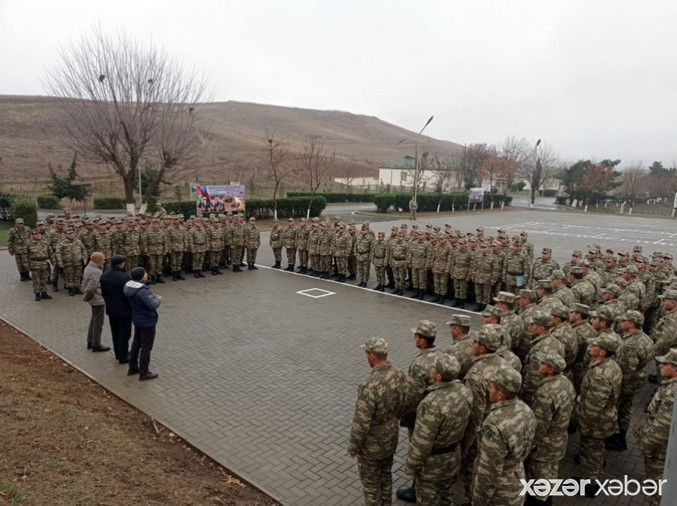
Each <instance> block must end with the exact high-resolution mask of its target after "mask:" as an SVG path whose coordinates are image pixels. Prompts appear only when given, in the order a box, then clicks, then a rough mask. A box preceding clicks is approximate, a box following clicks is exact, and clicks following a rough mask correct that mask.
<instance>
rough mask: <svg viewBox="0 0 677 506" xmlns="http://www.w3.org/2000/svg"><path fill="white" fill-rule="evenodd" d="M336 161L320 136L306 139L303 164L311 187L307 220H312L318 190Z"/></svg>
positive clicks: (311, 136)
mask: <svg viewBox="0 0 677 506" xmlns="http://www.w3.org/2000/svg"><path fill="white" fill-rule="evenodd" d="M333 160H334V153H332V154H329V151H328V150H327V147H326V146H325V145H324V143H323V142H322V141H321V140H320V138H319V137H318V136H315V135H309V136H308V137H306V142H305V144H304V145H303V150H302V152H301V164H302V165H303V170H304V172H305V175H306V177H307V178H308V183H309V185H310V194H311V196H310V200H309V201H308V210H307V211H306V219H309V218H310V208H311V206H312V204H313V200H314V198H315V194H316V193H317V189H318V188H319V187H320V185H321V184H322V181H324V178H325V176H326V175H327V171H328V170H329V167H330V166H331V163H332V161H333Z"/></svg>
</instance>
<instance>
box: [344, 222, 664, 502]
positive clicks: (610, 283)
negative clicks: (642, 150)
mask: <svg viewBox="0 0 677 506" xmlns="http://www.w3.org/2000/svg"><path fill="white" fill-rule="evenodd" d="M479 231H480V230H478V232H479ZM398 235H399V232H398ZM417 237H418V235H417ZM463 240H465V239H460V238H459V239H458V240H457V241H456V244H457V246H456V247H457V248H458V249H459V251H460V249H461V248H460V246H459V245H458V243H459V242H460V241H463ZM423 241H425V239H423ZM433 241H434V239H433V238H432V237H431V239H430V242H431V243H433ZM518 241H520V242H518ZM470 242H473V241H472V239H471V241H470ZM478 242H479V241H478ZM418 244H422V242H421V243H418ZM438 244H439V238H438ZM466 244H467V242H466ZM478 247H479V248H480V250H484V251H482V253H481V255H482V257H486V256H488V255H490V254H492V253H491V249H492V248H493V247H494V246H493V243H489V244H487V243H486V242H485V243H482V242H480V244H479V245H478ZM512 247H513V250H512V252H511V253H508V255H506V257H505V259H504V268H503V271H502V272H503V274H501V275H498V274H496V277H495V278H493V279H494V280H495V282H496V285H494V284H492V283H488V284H489V287H488V288H487V289H488V290H489V291H490V295H481V296H480V295H479V294H480V293H481V291H482V288H480V289H479V290H478V287H477V285H478V284H479V285H483V284H485V282H484V280H485V279H486V278H483V277H482V276H478V275H477V274H475V275H470V276H466V277H465V281H466V282H468V283H469V282H470V281H472V280H473V279H474V280H475V291H476V294H478V303H479V304H481V308H480V309H481V311H482V312H481V317H482V326H481V328H478V329H471V323H470V318H469V317H468V316H465V315H454V316H452V318H451V320H450V321H449V322H447V324H448V325H449V328H450V333H451V337H452V345H451V347H450V348H448V349H446V350H445V351H442V350H439V349H438V348H436V347H435V338H436V327H435V324H434V323H433V322H430V321H421V322H419V325H418V327H417V329H413V333H414V342H415V345H416V347H417V348H418V349H419V352H418V354H417V355H416V357H415V358H414V360H413V361H412V362H411V364H410V366H409V370H408V375H404V374H403V373H402V372H400V371H398V370H397V369H396V368H394V367H392V366H391V365H390V364H389V363H388V361H387V352H388V344H387V342H386V341H385V340H384V339H382V338H374V339H372V340H370V341H368V342H367V343H366V345H365V346H366V353H367V359H368V362H369V365H370V366H371V367H372V372H371V374H370V376H369V377H368V378H367V380H366V381H365V382H364V383H363V384H362V385H361V386H360V389H359V394H358V400H357V404H356V408H355V415H354V420H353V426H352V431H351V436H350V442H349V448H348V451H349V453H350V454H351V455H352V456H356V457H357V458H358V462H359V472H360V478H361V480H362V483H363V488H364V495H365V501H366V504H368V505H387V504H391V489H392V478H391V471H390V469H391V466H392V458H393V454H394V451H395V448H396V446H397V434H398V421H399V425H400V426H404V427H406V428H407V429H408V433H409V450H408V456H407V460H406V466H405V469H406V472H407V473H408V474H411V475H412V476H413V479H414V482H413V486H412V487H411V488H406V489H400V490H398V491H397V496H398V498H400V499H403V500H405V501H411V502H417V503H418V504H427V505H438V504H439V505H446V504H452V502H451V501H452V499H451V494H452V487H453V485H454V483H456V481H457V480H458V478H459V477H460V478H462V480H463V485H464V494H465V500H464V501H465V502H464V504H472V505H473V506H484V505H487V506H488V505H496V504H501V505H521V504H524V503H525V500H526V504H527V505H548V504H552V497H550V496H549V494H547V493H540V492H542V491H538V490H537V491H535V492H534V491H531V492H530V493H529V494H528V495H527V496H526V497H522V496H520V492H521V490H522V484H521V482H520V479H527V480H529V479H534V480H538V479H545V480H556V479H558V478H562V477H561V476H559V463H560V461H561V460H562V458H563V457H564V455H565V453H566V449H567V445H568V441H569V438H568V434H572V433H575V432H576V431H578V433H579V435H580V440H579V446H578V451H577V454H576V463H577V465H578V473H577V474H578V475H577V476H576V477H575V478H577V479H579V480H588V481H587V482H585V481H581V483H582V484H583V491H582V493H584V494H585V495H586V496H588V497H595V496H596V495H597V493H598V492H599V490H600V488H599V485H598V483H597V482H596V480H602V476H603V469H604V465H605V462H606V460H607V459H608V458H609V456H608V455H607V451H615V452H623V451H625V450H627V438H628V437H629V436H628V433H629V431H630V428H631V427H630V421H631V415H632V407H633V400H634V399H635V398H636V396H637V395H638V394H639V393H640V392H641V391H642V390H643V389H644V388H649V386H648V384H647V379H648V380H649V382H651V383H659V386H658V389H657V390H656V391H655V393H654V395H653V398H652V401H651V403H650V404H649V406H648V408H647V410H646V416H645V418H644V419H643V421H642V423H641V424H639V425H637V427H635V428H634V432H633V433H632V434H633V435H634V437H635V439H636V441H637V444H638V446H639V448H640V450H641V452H642V454H643V456H644V466H645V475H646V479H647V480H654V483H656V484H660V480H661V479H662V476H663V468H664V465H665V458H666V451H667V444H668V438H669V431H670V423H671V419H672V410H673V404H674V399H675V395H676V394H677V278H676V277H675V271H674V268H673V267H672V256H671V254H669V253H664V252H655V253H654V254H653V255H651V259H648V258H646V257H644V256H643V255H642V247H641V246H636V247H634V248H633V252H632V254H630V253H629V252H620V253H619V254H617V255H614V254H613V252H612V251H611V250H606V251H605V252H602V251H601V250H600V248H599V247H598V246H597V245H592V246H591V247H590V248H589V251H588V253H587V255H586V256H583V253H582V251H577V250H576V251H574V252H573V254H572V258H571V260H570V261H569V262H567V263H566V264H565V265H563V266H562V267H561V268H560V266H559V264H557V263H556V262H555V261H553V260H552V258H551V251H550V250H549V249H548V248H544V249H543V253H542V256H541V258H540V259H537V260H535V261H531V259H530V258H529V255H528V254H527V253H523V252H521V249H522V248H524V241H522V240H521V239H515V240H514V241H513V244H512ZM515 254H519V255H521V256H522V257H523V260H522V259H520V260H519V261H518V260H517V259H514V258H512V257H514V256H515ZM511 255H512V257H511ZM479 257H480V256H479V254H478V258H479ZM511 258H512V259H511ZM483 260H486V259H484V258H483ZM489 263H490V262H486V264H489ZM506 263H507V265H508V267H507V268H506V267H505V264H506ZM518 263H519V264H520V266H521V267H522V269H523V270H522V271H518V270H516V269H515V265H516V264H518ZM475 265H477V266H479V268H482V266H483V265H485V263H484V261H482V260H480V261H478V262H476V264H475ZM499 271H500V269H497V268H496V267H495V266H492V268H491V272H492V273H497V272H499ZM452 272H453V269H452ZM506 272H507V277H506V276H505V273H506ZM452 277H453V278H454V280H455V277H454V276H453V274H452ZM468 278H471V279H470V281H468ZM477 280H480V281H479V283H478V282H477ZM501 282H502V283H504V284H503V285H502V287H505V288H508V289H510V291H508V290H505V291H499V292H498V293H496V294H495V295H494V294H493V293H492V292H493V290H494V289H495V288H496V287H497V286H501V285H500V283H501ZM520 286H522V288H520ZM457 293H458V292H457ZM480 297H481V298H480ZM486 297H491V300H490V301H487V302H489V303H486V304H485V301H486ZM492 303H493V304H492ZM653 367H657V368H658V374H655V375H649V377H648V378H647V372H650V370H651V369H652V368H653ZM564 478H566V477H564ZM652 492H655V493H653V494H652ZM647 494H648V495H651V504H652V505H658V504H659V502H660V495H659V490H655V491H654V490H649V491H648V492H647Z"/></svg>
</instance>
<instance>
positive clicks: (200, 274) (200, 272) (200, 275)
mask: <svg viewBox="0 0 677 506" xmlns="http://www.w3.org/2000/svg"><path fill="white" fill-rule="evenodd" d="M197 275H198V277H200V278H204V277H205V275H204V274H202V269H198V270H197Z"/></svg>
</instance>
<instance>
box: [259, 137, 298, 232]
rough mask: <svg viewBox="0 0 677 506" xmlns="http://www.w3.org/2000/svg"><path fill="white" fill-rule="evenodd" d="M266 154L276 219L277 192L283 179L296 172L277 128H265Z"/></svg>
mask: <svg viewBox="0 0 677 506" xmlns="http://www.w3.org/2000/svg"><path fill="white" fill-rule="evenodd" d="M266 144H267V146H266V156H267V159H268V175H269V177H270V178H271V179H272V180H273V182H274V183H275V186H274V187H273V218H275V219H277V192H278V190H279V189H280V188H281V187H282V186H283V183H284V180H285V179H287V178H288V177H290V176H292V175H294V174H295V173H296V167H295V166H294V165H293V164H292V163H291V156H290V152H289V149H288V148H287V146H286V145H285V144H284V141H283V140H282V139H280V138H279V137H278V135H277V128H275V127H269V128H267V129H266Z"/></svg>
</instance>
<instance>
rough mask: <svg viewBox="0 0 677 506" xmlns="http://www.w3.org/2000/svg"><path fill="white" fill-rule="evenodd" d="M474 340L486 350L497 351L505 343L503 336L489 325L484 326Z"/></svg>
mask: <svg viewBox="0 0 677 506" xmlns="http://www.w3.org/2000/svg"><path fill="white" fill-rule="evenodd" d="M474 340H475V341H477V342H478V343H480V344H481V345H482V346H484V347H485V348H486V349H488V350H491V351H496V350H497V349H499V348H500V347H501V344H502V343H503V341H502V339H501V335H500V334H499V333H498V331H496V329H492V328H491V327H490V326H488V325H484V326H482V329H481V330H480V331H479V332H477V334H475V336H474Z"/></svg>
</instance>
